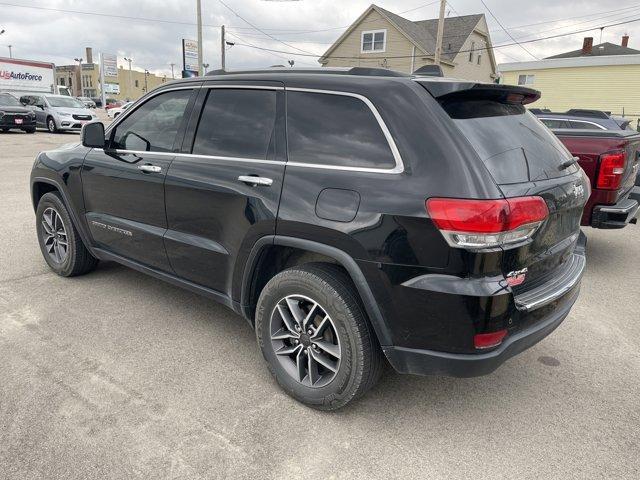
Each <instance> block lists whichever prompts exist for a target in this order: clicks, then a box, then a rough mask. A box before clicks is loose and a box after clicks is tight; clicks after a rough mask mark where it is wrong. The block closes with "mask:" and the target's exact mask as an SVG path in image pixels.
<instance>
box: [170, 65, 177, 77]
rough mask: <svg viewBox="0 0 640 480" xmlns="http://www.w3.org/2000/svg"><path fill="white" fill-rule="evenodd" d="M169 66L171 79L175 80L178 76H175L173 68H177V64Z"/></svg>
mask: <svg viewBox="0 0 640 480" xmlns="http://www.w3.org/2000/svg"><path fill="white" fill-rule="evenodd" d="M169 65H171V78H172V79H174V80H175V78H176V76H175V75H174V74H173V67H175V65H176V64H175V63H170V64H169Z"/></svg>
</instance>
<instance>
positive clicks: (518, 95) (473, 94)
mask: <svg viewBox="0 0 640 480" xmlns="http://www.w3.org/2000/svg"><path fill="white" fill-rule="evenodd" d="M416 81H417V82H418V83H420V84H421V85H422V86H423V87H424V88H426V89H427V90H428V92H429V93H430V94H431V95H433V97H435V98H437V99H438V100H439V101H452V100H454V101H455V100H494V101H498V102H500V103H510V104H513V105H527V104H529V103H533V102H535V101H536V100H538V99H539V98H540V96H541V93H540V92H539V91H538V90H534V89H532V88H527V87H521V86H516V85H502V84H496V83H476V82H469V81H465V80H448V79H447V80H445V79H443V80H440V79H435V78H434V79H428V80H427V79H425V80H420V79H416Z"/></svg>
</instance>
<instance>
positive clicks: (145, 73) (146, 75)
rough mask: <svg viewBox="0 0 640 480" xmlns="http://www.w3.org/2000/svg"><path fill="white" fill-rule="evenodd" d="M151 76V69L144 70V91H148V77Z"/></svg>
mask: <svg viewBox="0 0 640 480" xmlns="http://www.w3.org/2000/svg"><path fill="white" fill-rule="evenodd" d="M148 76H149V70H146V69H145V71H144V93H147V92H148V91H149V90H148V88H147V77H148Z"/></svg>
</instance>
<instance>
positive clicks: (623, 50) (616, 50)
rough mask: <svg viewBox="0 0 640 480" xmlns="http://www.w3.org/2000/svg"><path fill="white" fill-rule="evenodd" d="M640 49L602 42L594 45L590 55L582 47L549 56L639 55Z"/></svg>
mask: <svg viewBox="0 0 640 480" xmlns="http://www.w3.org/2000/svg"><path fill="white" fill-rule="evenodd" d="M638 53H640V50H635V49H633V48H629V47H623V46H622V45H616V44H615V43H609V42H605V43H601V44H599V45H594V46H593V49H592V50H591V53H590V54H588V55H583V54H582V49H580V50H573V51H571V52H565V53H560V54H558V55H553V56H552V57H547V58H576V57H600V56H605V55H637V54H638Z"/></svg>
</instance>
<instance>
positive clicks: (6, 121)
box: [0, 93, 36, 133]
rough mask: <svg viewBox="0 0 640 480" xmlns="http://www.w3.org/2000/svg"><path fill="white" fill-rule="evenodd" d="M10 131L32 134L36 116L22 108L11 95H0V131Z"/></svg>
mask: <svg viewBox="0 0 640 480" xmlns="http://www.w3.org/2000/svg"><path fill="white" fill-rule="evenodd" d="M11 129H15V130H22V131H25V132H27V133H34V132H35V131H36V115H35V114H34V113H33V112H31V111H30V110H29V109H27V108H24V107H23V106H22V104H21V103H20V102H19V101H18V100H17V99H16V98H15V97H14V96H13V95H10V94H8V93H0V130H1V131H3V132H8V131H9V130H11Z"/></svg>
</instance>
